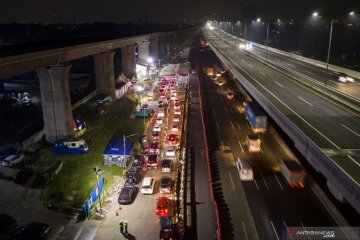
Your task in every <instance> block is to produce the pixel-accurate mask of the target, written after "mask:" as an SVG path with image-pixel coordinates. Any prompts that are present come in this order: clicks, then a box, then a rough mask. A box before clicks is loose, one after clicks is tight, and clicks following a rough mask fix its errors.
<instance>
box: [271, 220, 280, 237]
mask: <svg viewBox="0 0 360 240" xmlns="http://www.w3.org/2000/svg"><path fill="white" fill-rule="evenodd" d="M270 223H271V226H272V228H273V230H274V233H275V235H276V239H277V240H280V239H279V236H278V234H277V232H276V229H275V227H274V224H273V222H272V221H270Z"/></svg>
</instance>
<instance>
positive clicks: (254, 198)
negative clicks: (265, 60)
mask: <svg viewBox="0 0 360 240" xmlns="http://www.w3.org/2000/svg"><path fill="white" fill-rule="evenodd" d="M199 63H200V65H201V66H202V67H207V66H215V65H217V66H218V67H217V69H220V68H221V66H220V63H219V62H218V60H217V58H216V57H215V55H214V54H213V52H212V51H202V52H199ZM221 78H222V77H221ZM199 80H200V83H201V92H202V98H203V109H204V114H205V118H206V127H207V129H208V131H207V139H208V144H209V148H210V149H211V156H212V159H213V160H214V161H217V165H218V166H217V167H218V169H219V177H220V181H219V185H221V188H222V192H223V195H224V199H225V203H223V205H226V206H227V208H228V210H227V212H229V215H230V216H229V218H230V219H231V223H230V224H229V223H227V225H226V226H223V228H225V230H224V231H223V236H224V239H283V238H282V237H281V236H283V234H284V230H285V231H286V228H287V227H294V226H297V227H303V228H305V229H306V227H309V226H334V223H333V221H332V220H331V219H330V218H329V216H328V214H327V213H326V211H325V210H324V208H323V207H322V206H321V204H320V202H319V201H318V199H317V198H316V197H315V196H314V194H313V193H312V191H311V190H310V189H309V188H307V187H305V189H292V188H291V187H290V186H289V185H288V184H287V182H286V180H285V179H284V178H283V176H282V175H281V173H279V172H278V171H279V160H280V159H283V158H287V157H288V156H287V155H286V154H285V152H284V151H283V150H282V149H281V148H280V146H279V144H278V143H277V141H276V140H275V138H274V135H273V133H272V132H267V133H266V134H263V135H260V136H261V140H262V143H263V146H262V151H263V152H262V153H260V154H249V152H248V150H247V147H246V144H245V138H246V135H247V134H248V133H250V132H251V129H250V126H249V123H248V122H247V120H246V119H245V114H244V113H243V112H242V111H240V110H241V107H242V102H243V101H244V97H243V96H242V95H241V94H240V92H239V90H238V89H237V87H236V85H235V83H234V82H233V80H231V79H230V78H228V77H224V78H223V80H224V81H225V84H224V85H223V86H218V85H217V84H215V81H213V80H211V79H210V78H209V77H208V76H205V74H203V73H202V72H201V73H199ZM229 91H231V92H233V93H235V99H233V100H229V99H227V98H226V94H227V93H228V92H229ZM224 149H225V150H226V149H228V150H227V151H223V150H224ZM229 149H230V150H231V151H229ZM237 157H242V158H247V159H249V162H250V164H251V166H252V167H253V170H254V176H255V178H254V181H249V182H241V181H240V178H239V175H238V172H237V169H236V166H235V162H234V161H235V160H234V159H236V158H237ZM244 195H245V196H246V197H245V198H244ZM247 208H249V209H250V211H251V212H250V213H248V210H247ZM223 210H225V209H223ZM223 214H224V213H223ZM254 226H255V227H254Z"/></svg>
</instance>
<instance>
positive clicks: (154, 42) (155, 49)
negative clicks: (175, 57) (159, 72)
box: [149, 38, 159, 64]
mask: <svg viewBox="0 0 360 240" xmlns="http://www.w3.org/2000/svg"><path fill="white" fill-rule="evenodd" d="M149 53H150V57H152V59H153V60H154V64H157V62H158V60H159V39H158V38H156V39H151V41H150V46H149Z"/></svg>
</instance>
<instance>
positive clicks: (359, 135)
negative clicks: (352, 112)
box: [340, 124, 360, 137]
mask: <svg viewBox="0 0 360 240" xmlns="http://www.w3.org/2000/svg"><path fill="white" fill-rule="evenodd" d="M340 125H341V126H343V127H344V128H346V129H347V130H349V131H350V132H352V133H353V134H355V135H356V136H358V137H360V134H358V133H357V132H355V131H354V130H352V129H351V128H349V127H347V126H345V125H344V124H340Z"/></svg>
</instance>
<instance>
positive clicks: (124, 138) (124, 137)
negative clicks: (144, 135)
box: [123, 133, 137, 159]
mask: <svg viewBox="0 0 360 240" xmlns="http://www.w3.org/2000/svg"><path fill="white" fill-rule="evenodd" d="M135 135H137V133H134V134H131V135H129V136H125V134H123V141H124V154H123V155H124V159H125V149H126V144H125V140H126V138H128V137H132V136H135Z"/></svg>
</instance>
